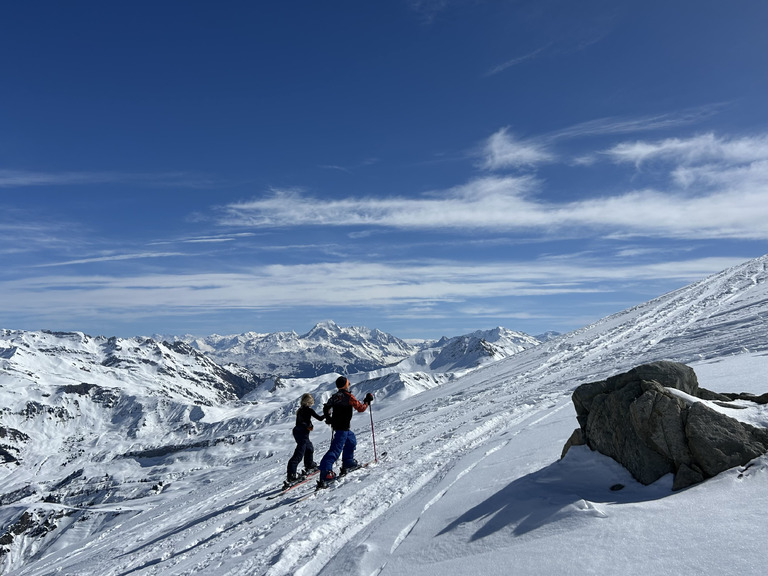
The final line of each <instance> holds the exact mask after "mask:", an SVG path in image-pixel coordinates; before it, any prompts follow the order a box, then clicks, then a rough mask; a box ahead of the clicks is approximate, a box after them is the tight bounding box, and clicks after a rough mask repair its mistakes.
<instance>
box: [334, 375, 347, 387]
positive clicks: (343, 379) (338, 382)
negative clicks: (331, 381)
mask: <svg viewBox="0 0 768 576" xmlns="http://www.w3.org/2000/svg"><path fill="white" fill-rule="evenodd" d="M346 384H347V378H346V376H339V377H338V378H336V388H344V386H345V385H346Z"/></svg>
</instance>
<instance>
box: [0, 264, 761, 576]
mask: <svg viewBox="0 0 768 576" xmlns="http://www.w3.org/2000/svg"><path fill="white" fill-rule="evenodd" d="M766 303H768V257H763V258H760V259H757V260H754V261H750V262H747V263H745V264H744V265H742V266H739V267H736V268H732V269H730V270H726V271H724V272H722V273H721V274H718V275H715V276H713V277H711V278H708V279H705V280H703V281H702V282H699V283H697V284H694V285H692V286H690V287H687V288H685V289H682V290H679V291H676V292H674V293H671V294H667V295H665V296H662V297H660V298H657V299H655V300H653V301H651V302H649V303H646V304H644V305H641V306H638V307H635V308H633V309H630V310H627V311H625V312H622V313H619V314H616V315H614V316H611V317H609V318H606V319H604V320H602V321H600V322H597V323H595V324H594V325H591V326H588V327H585V328H584V329H582V330H579V331H576V332H574V333H571V334H567V335H563V336H561V337H559V338H556V339H554V340H552V341H549V342H546V343H544V344H542V345H539V346H535V347H532V348H530V349H526V350H523V351H520V352H518V353H516V354H514V355H512V356H510V357H508V358H506V359H503V360H500V361H497V362H494V363H491V364H488V365H485V366H481V367H479V368H477V369H476V370H473V371H471V372H469V373H467V374H466V375H464V376H461V377H458V378H454V379H452V380H449V381H446V382H443V383H442V385H441V386H439V387H436V388H431V389H427V390H425V391H423V392H421V393H419V394H416V395H412V396H409V397H405V396H402V395H398V394H393V395H391V396H389V397H388V398H386V399H384V400H382V401H381V402H378V401H377V402H375V403H374V405H373V410H374V412H373V414H372V417H373V419H374V421H375V425H376V442H377V448H378V451H379V453H381V452H383V451H386V452H387V453H388V456H387V457H386V458H385V459H383V460H382V461H381V462H379V463H378V464H374V465H372V466H370V467H369V468H366V469H365V470H363V471H359V472H356V473H354V474H353V475H350V476H349V477H348V478H347V479H346V480H345V481H343V482H342V483H340V484H339V485H338V486H336V487H335V488H333V489H331V490H329V491H325V492H321V493H319V494H317V495H314V496H312V497H310V498H308V499H306V500H299V499H298V497H299V496H301V495H303V494H304V493H306V491H309V490H311V488H305V489H301V488H300V489H297V490H296V494H295V495H294V494H293V493H290V494H289V495H287V496H285V497H282V498H280V499H275V500H268V499H266V498H265V496H266V494H268V493H270V492H271V491H273V490H274V488H275V487H276V486H277V485H279V484H280V482H281V480H282V477H283V475H284V473H285V463H286V460H287V457H288V456H289V455H290V453H291V452H292V450H293V442H292V439H291V437H290V429H291V427H292V424H293V422H292V419H293V418H292V410H293V409H294V407H295V399H296V398H297V396H298V394H299V393H300V392H301V391H303V390H301V389H300V387H297V388H295V389H294V388H290V391H291V392H293V393H295V394H294V396H295V397H296V398H294V400H293V401H292V402H293V403H290V402H289V403H287V404H286V405H283V404H279V403H278V401H277V400H275V401H274V404H273V403H272V402H271V401H270V402H266V401H265V402H261V403H260V404H258V405H251V404H247V403H244V402H243V401H242V400H234V399H233V400H229V401H227V402H225V403H224V404H221V405H219V406H212V407H208V406H204V407H202V408H201V410H203V412H204V416H203V417H202V418H200V423H201V424H205V434H209V435H211V438H213V437H217V438H219V439H221V440H224V439H228V441H221V442H217V443H214V442H209V443H207V444H201V445H198V446H197V447H196V448H194V449H187V450H179V451H175V452H171V453H167V454H163V453H147V452H143V453H139V454H135V455H133V456H130V455H129V456H125V455H123V456H122V457H114V458H111V459H110V458H109V457H107V455H106V454H104V453H102V456H100V457H99V458H97V459H96V460H95V461H94V459H93V458H92V457H91V455H90V454H89V453H88V452H87V451H86V452H84V453H83V454H81V455H79V456H78V455H77V454H75V452H73V451H70V452H69V454H70V455H71V456H70V457H72V458H73V459H74V460H73V462H72V463H71V465H72V467H73V468H75V471H74V473H76V472H77V470H79V469H83V470H84V472H82V473H80V474H79V475H75V476H72V477H70V478H68V479H66V481H65V482H63V481H60V482H59V483H58V484H57V483H55V482H53V481H47V478H49V477H53V476H55V477H58V476H57V475H55V474H52V472H51V471H50V469H45V470H43V469H42V468H41V469H40V472H39V473H38V472H37V471H36V470H34V469H32V470H29V469H27V468H24V467H23V464H22V466H21V467H19V466H18V465H16V464H5V465H0V470H1V471H0V475H3V474H4V476H0V499H2V500H1V501H0V503H1V504H2V506H1V507H0V525H1V526H2V532H0V546H3V548H4V549H5V550H7V553H6V554H5V555H4V557H3V558H2V562H3V564H2V565H3V566H4V568H5V572H6V573H8V574H14V575H19V576H21V575H26V576H31V575H36V576H43V575H49V574H78V575H99V576H118V575H120V576H122V575H128V574H163V575H166V574H168V575H181V574H185V575H194V574H216V575H225V576H226V575H229V576H235V575H243V576H245V575H255V574H268V575H272V576H278V575H289V574H290V575H294V574H295V575H298V576H309V575H313V574H322V575H334V576H335V575H338V574H348V575H363V576H372V575H379V576H393V575H404V574H407V575H414V576H426V575H435V574H441V575H445V576H453V575H456V574H462V575H464V574H467V573H470V574H476V573H486V574H507V573H519V574H580V575H581V574H585V573H587V574H618V573H621V574H647V573H662V572H663V573H674V574H702V573H725V574H740V575H741V574H763V573H765V570H766V561H765V558H764V554H763V548H764V540H765V534H767V533H768V517H766V515H765V510H766V509H768V508H767V507H768V490H766V489H765V488H766V486H768V458H766V457H762V458H759V459H757V460H756V461H754V462H753V463H752V465H751V466H748V467H745V468H743V469H734V470H731V471H728V472H726V473H724V474H722V475H720V476H718V477H717V478H714V479H711V480H709V481H707V482H704V483H702V484H700V485H697V486H694V487H692V488H690V489H688V490H684V491H681V492H675V493H673V492H672V491H671V477H669V478H667V477H665V478H662V479H661V480H660V481H658V482H657V483H655V484H654V485H652V486H647V487H646V486H642V485H639V484H638V483H636V482H635V481H634V480H633V479H632V478H631V476H629V474H628V473H627V472H626V471H625V470H624V469H622V468H621V467H620V466H618V465H617V464H616V463H614V462H613V461H612V460H610V459H607V458H605V457H603V456H600V455H599V454H596V453H591V452H589V450H588V449H586V448H576V449H572V450H571V451H570V452H569V453H568V455H567V457H566V458H565V459H563V460H560V459H559V456H560V452H561V449H562V446H563V443H564V442H565V440H566V439H567V438H568V436H569V435H570V432H571V431H572V430H573V428H575V427H576V426H577V423H576V419H575V413H574V411H573V408H572V404H571V400H570V393H571V391H572V390H573V388H574V387H575V386H577V385H578V384H580V383H582V382H586V381H590V380H594V379H598V378H603V377H605V376H608V375H611V374H614V373H617V372H620V371H625V370H627V369H629V368H631V367H633V366H635V365H637V364H640V363H643V362H647V361H651V360H659V359H671V360H678V361H684V362H688V363H692V365H693V366H694V368H695V370H696V372H697V374H698V376H699V381H700V383H701V385H702V386H704V387H705V388H709V389H711V390H715V391H746V392H755V393H761V392H765V391H768V380H766V378H767V376H766V375H767V374H768V370H766V368H768V350H766V348H768V327H767V326H766V312H767V306H766ZM4 346H5V345H4ZM10 349H11V348H9V347H8V346H5V350H10ZM15 353H16V352H14V354H15ZM8 354H10V353H9V352H2V353H0V356H6V355H8ZM10 360H12V358H11V359H10ZM67 370H69V368H68V367H67ZM2 378H3V380H2V381H1V382H0V383H2V390H4V392H3V394H4V395H12V394H17V395H19V396H23V395H24V394H25V392H24V391H23V390H18V389H16V390H13V389H12V386H11V384H13V382H16V381H17V380H13V378H19V379H20V380H18V381H22V380H23V381H24V382H26V380H24V379H23V378H22V377H21V376H19V375H16V376H14V375H10V376H9V375H7V374H4V375H3V376H2ZM9 378H10V380H9ZM94 381H95V380H94ZM104 382H105V381H102V384H101V385H102V386H103V387H104V388H108V386H106V385H105V384H104ZM110 382H113V383H114V384H115V386H114V387H117V383H118V381H117V380H110ZM293 384H296V382H294V383H293ZM367 385H369V384H368V383H366V382H363V383H357V384H356V386H355V387H354V388H353V391H354V392H355V393H359V394H361V393H363V392H364V391H365V386H367ZM326 386H327V392H330V389H331V388H332V385H331V384H330V381H329V382H328V383H327V384H326ZM9 389H10V390H11V392H9V391H8V390H9ZM41 394H42V392H41ZM274 396H275V398H277V397H280V395H274ZM9 397H10V396H9ZM246 398H247V397H246ZM44 399H45V400H47V401H50V402H51V403H52V402H53V397H52V396H51V397H47V398H44ZM16 401H17V402H21V400H16ZM739 404H740V405H741V407H742V409H740V410H737V409H726V408H720V407H718V408H719V409H722V410H729V413H730V414H731V415H733V416H736V417H739V418H740V419H743V420H746V421H749V422H751V423H752V424H753V425H759V426H768V412H767V411H766V408H765V407H757V406H753V405H749V404H748V403H746V402H743V401H741V402H739ZM19 405H20V404H19ZM262 411H263V412H262ZM267 414H269V415H268V416H267ZM260 415H263V416H264V417H261V416H260ZM3 418H4V420H3V425H4V426H10V425H9V424H8V423H7V422H6V421H5V415H4V416H3ZM370 422H371V420H370V418H369V416H368V415H367V414H363V415H358V416H355V418H354V420H353V425H354V428H355V430H356V431H357V434H358V441H359V444H358V458H359V459H361V460H363V459H368V458H370V457H371V455H372V453H373V446H372V442H371V440H372V437H371V434H370ZM15 424H16V425H17V426H21V425H22V424H23V418H22V417H19V418H17V420H16V421H15ZM147 426H148V427H149V429H148V430H147V431H146V432H144V433H145V434H159V435H162V434H165V433H167V432H166V431H165V430H164V428H163V423H162V422H159V421H157V422H150V423H148V424H147ZM16 429H17V430H19V428H16ZM52 429H55V426H53V425H52ZM327 430H328V429H327V428H325V426H323V425H322V424H319V425H318V426H317V429H316V431H315V432H314V434H313V440H314V442H315V445H316V447H317V449H318V454H317V458H319V456H321V455H322V452H323V451H324V450H325V448H326V447H327V443H328V431H327ZM20 431H22V430H20ZM217 435H219V436H217ZM195 438H197V436H196V433H195V432H194V431H193V432H191V433H190V440H192V439H195ZM2 442H5V439H2ZM75 444H77V443H76V442H75ZM86 448H88V446H86ZM19 456H20V459H22V461H23V460H24V459H25V458H26V457H27V456H26V453H25V452H24V451H23V450H22V451H21V452H20V453H19ZM19 473H21V474H22V475H23V477H22V478H20V477H19ZM74 473H73V474H74ZM616 484H622V485H623V486H624V488H623V489H622V490H619V491H612V490H611V489H610V488H611V487H612V486H614V485H616ZM3 534H4V535H3Z"/></svg>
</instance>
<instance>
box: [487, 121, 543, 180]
mask: <svg viewBox="0 0 768 576" xmlns="http://www.w3.org/2000/svg"><path fill="white" fill-rule="evenodd" d="M482 155H483V162H482V167H483V168H484V169H486V170H500V169H504V168H523V167H534V166H537V165H540V164H545V163H548V162H553V161H554V160H555V155H554V154H553V153H552V152H551V151H550V150H549V149H548V148H547V146H546V145H545V144H543V143H542V142H539V141H537V140H520V139H518V138H517V137H515V135H514V134H511V133H510V132H509V129H508V128H502V129H501V130H499V131H498V132H496V133H495V134H493V135H491V137H490V138H488V140H487V141H486V142H485V145H484V146H483V151H482Z"/></svg>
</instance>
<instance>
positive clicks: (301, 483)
mask: <svg viewBox="0 0 768 576" xmlns="http://www.w3.org/2000/svg"><path fill="white" fill-rule="evenodd" d="M386 455H387V453H386V452H384V453H382V454H381V455H380V456H378V457H377V458H374V459H373V460H370V461H369V462H366V463H365V464H361V465H360V466H359V467H357V468H355V469H354V470H350V471H349V472H347V474H344V475H342V476H338V477H337V478H336V479H334V480H333V481H332V482H331V485H333V484H335V483H336V482H338V481H339V480H342V479H344V478H345V477H346V476H347V475H348V474H352V473H354V472H355V471H356V470H362V469H363V468H367V467H368V466H370V465H371V464H375V463H376V462H379V461H380V460H383V459H384V458H385V457H386ZM318 472H319V470H315V471H313V472H310V473H309V474H307V475H306V476H305V477H304V478H303V479H302V480H299V481H298V482H295V483H294V484H291V485H290V486H288V487H287V488H283V489H281V490H279V491H278V492H276V493H275V494H270V495H269V496H267V500H274V499H275V498H280V497H281V496H284V495H285V494H287V493H288V492H290V491H291V490H293V489H294V488H298V487H299V486H304V485H305V484H307V483H308V482H309V481H310V480H312V479H313V478H314V477H315V476H317V474H318ZM330 487H331V486H329V488H330ZM318 491H322V490H313V491H312V492H308V493H307V494H304V495H303V496H301V497H299V498H297V499H296V500H295V501H293V502H292V503H294V504H295V503H296V502H301V501H302V500H306V499H307V498H308V497H310V496H312V495H313V494H315V493H316V492H318Z"/></svg>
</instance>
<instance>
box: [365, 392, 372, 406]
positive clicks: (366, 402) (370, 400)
mask: <svg viewBox="0 0 768 576" xmlns="http://www.w3.org/2000/svg"><path fill="white" fill-rule="evenodd" d="M363 402H364V403H365V404H370V403H371V402H373V394H371V393H370V392H368V394H366V395H365V400H363Z"/></svg>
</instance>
